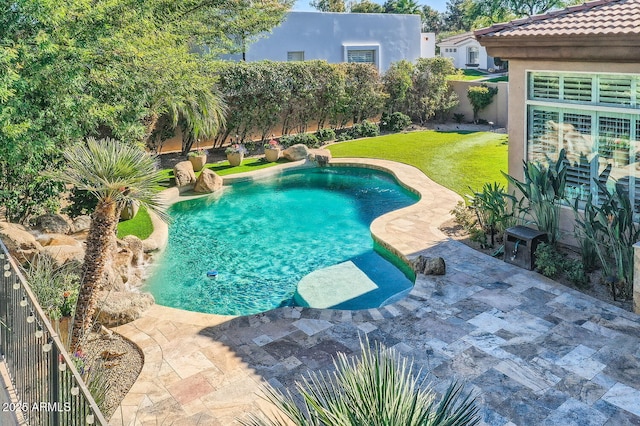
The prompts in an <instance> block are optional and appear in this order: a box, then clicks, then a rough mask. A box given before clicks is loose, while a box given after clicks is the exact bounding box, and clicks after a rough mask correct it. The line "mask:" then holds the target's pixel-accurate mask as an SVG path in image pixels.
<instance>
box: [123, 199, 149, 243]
mask: <svg viewBox="0 0 640 426" xmlns="http://www.w3.org/2000/svg"><path fill="white" fill-rule="evenodd" d="M152 232H153V225H152V224H151V217H149V212H148V211H147V209H145V208H144V207H140V210H138V214H137V215H135V217H134V218H133V219H130V220H123V221H121V222H120V223H118V238H123V237H125V236H127V235H135V236H136V237H138V238H140V239H141V240H144V239H146V238H149V235H151V233H152Z"/></svg>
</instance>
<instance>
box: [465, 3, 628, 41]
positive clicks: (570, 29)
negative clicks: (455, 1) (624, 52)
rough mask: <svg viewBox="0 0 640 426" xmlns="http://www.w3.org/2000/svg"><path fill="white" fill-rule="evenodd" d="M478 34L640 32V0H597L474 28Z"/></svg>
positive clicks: (552, 34)
mask: <svg viewBox="0 0 640 426" xmlns="http://www.w3.org/2000/svg"><path fill="white" fill-rule="evenodd" d="M474 34H475V35H476V37H482V38H485V37H486V38H494V37H500V38H502V37H523V36H524V37H528V36H542V37H545V36H591V35H617V34H619V35H623V34H627V35H634V34H638V35H640V0H597V1H592V2H588V3H583V4H580V5H576V6H571V7H567V8H566V9H562V10H555V11H551V12H547V13H545V14H543V15H535V16H531V17H528V18H523V19H517V20H514V21H511V22H507V23H503V24H496V25H493V26H491V27H488V28H483V29H480V30H477V31H475V32H474Z"/></svg>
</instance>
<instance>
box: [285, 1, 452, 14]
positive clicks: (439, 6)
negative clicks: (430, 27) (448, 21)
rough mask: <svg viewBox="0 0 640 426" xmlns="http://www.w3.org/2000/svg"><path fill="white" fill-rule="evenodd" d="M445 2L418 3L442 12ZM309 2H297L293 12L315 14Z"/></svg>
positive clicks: (445, 7) (445, 5) (445, 6)
mask: <svg viewBox="0 0 640 426" xmlns="http://www.w3.org/2000/svg"><path fill="white" fill-rule="evenodd" d="M374 1H375V0H374ZM447 1H448V0H430V1H429V2H420V1H419V2H418V4H419V5H420V6H422V5H424V4H428V5H429V6H431V7H432V8H433V9H435V10H437V11H438V12H444V11H445V10H447ZM310 2H311V0H297V1H296V4H295V5H294V6H293V10H298V11H305V12H315V9H314V8H312V7H311V6H309V3H310ZM375 2H376V3H380V4H383V3H384V0H378V1H375Z"/></svg>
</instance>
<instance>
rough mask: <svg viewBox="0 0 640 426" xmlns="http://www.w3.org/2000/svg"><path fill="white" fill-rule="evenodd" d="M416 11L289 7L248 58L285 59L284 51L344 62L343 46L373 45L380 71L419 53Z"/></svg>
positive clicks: (364, 47) (361, 47)
mask: <svg viewBox="0 0 640 426" xmlns="http://www.w3.org/2000/svg"><path fill="white" fill-rule="evenodd" d="M420 30H421V24H420V17H419V16H418V15H395V14H387V13H330V12H289V14H288V15H287V18H286V20H285V21H284V22H283V23H282V25H280V26H279V27H276V28H274V29H273V33H272V34H271V35H268V36H267V37H265V38H262V39H260V40H258V41H257V42H255V43H253V44H251V45H250V46H249V47H248V49H247V52H246V58H247V61H259V60H263V59H269V60H272V61H286V60H287V52H304V60H311V59H324V60H326V61H327V62H331V63H339V62H347V60H346V49H358V50H375V51H376V62H377V63H376V65H377V66H378V70H379V71H381V72H384V71H386V70H387V69H388V68H389V66H390V65H391V63H393V62H397V61H399V60H401V59H406V60H408V61H411V62H413V61H415V60H416V59H418V58H419V57H420V44H421V33H420Z"/></svg>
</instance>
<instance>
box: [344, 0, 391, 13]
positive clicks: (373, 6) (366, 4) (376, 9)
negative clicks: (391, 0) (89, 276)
mask: <svg viewBox="0 0 640 426" xmlns="http://www.w3.org/2000/svg"><path fill="white" fill-rule="evenodd" d="M349 11H350V12H351V13H384V8H383V7H382V6H381V5H379V4H378V3H375V2H372V1H370V0H362V1H359V2H355V3H352V4H351V6H350V8H349Z"/></svg>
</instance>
